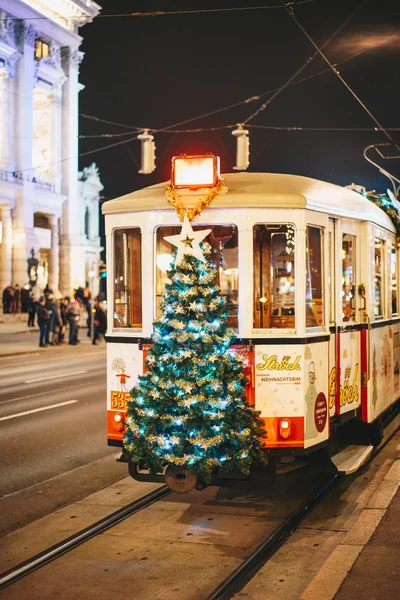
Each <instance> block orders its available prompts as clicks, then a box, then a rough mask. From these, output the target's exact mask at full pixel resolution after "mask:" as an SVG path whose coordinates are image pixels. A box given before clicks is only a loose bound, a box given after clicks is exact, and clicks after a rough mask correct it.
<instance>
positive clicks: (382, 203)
mask: <svg viewBox="0 0 400 600" xmlns="http://www.w3.org/2000/svg"><path fill="white" fill-rule="evenodd" d="M363 195H365V197H366V198H368V200H370V201H371V202H372V203H373V204H375V205H376V206H378V207H379V208H381V209H382V210H383V211H384V212H385V213H386V214H387V215H388V217H390V219H391V221H392V223H393V225H394V226H395V228H396V237H397V242H400V211H399V202H398V201H397V200H392V199H391V198H388V196H386V195H385V194H376V193H375V192H366V193H364V194H363Z"/></svg>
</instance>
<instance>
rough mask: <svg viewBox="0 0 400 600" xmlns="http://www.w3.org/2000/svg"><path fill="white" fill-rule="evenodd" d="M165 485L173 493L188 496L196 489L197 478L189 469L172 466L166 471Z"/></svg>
mask: <svg viewBox="0 0 400 600" xmlns="http://www.w3.org/2000/svg"><path fill="white" fill-rule="evenodd" d="M165 483H166V484H167V486H168V487H169V489H170V490H172V491H173V492H176V493H177V494H187V493H188V492H191V491H192V490H193V489H194V488H195V486H196V483H197V477H196V475H195V474H194V473H193V471H190V470H189V469H185V468H183V467H174V466H172V465H170V466H169V467H168V469H167V470H166V471H165Z"/></svg>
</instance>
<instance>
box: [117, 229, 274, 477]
mask: <svg viewBox="0 0 400 600" xmlns="http://www.w3.org/2000/svg"><path fill="white" fill-rule="evenodd" d="M189 227H190V225H189ZM182 231H183V230H182ZM192 233H194V235H196V234H198V232H192ZM176 237H178V236H176ZM203 237H204V236H203ZM190 241H191V240H189V243H190ZM176 245H177V244H176ZM199 248H200V249H201V251H202V252H203V254H204V259H205V263H203V262H202V261H201V260H199V259H198V258H197V257H196V256H195V255H193V254H192V255H189V254H186V253H185V254H184V255H183V256H181V258H180V261H179V262H178V261H177V263H178V264H173V265H171V269H170V270H169V271H168V272H167V275H168V278H169V281H170V283H168V284H167V285H166V286H165V292H164V295H163V298H162V302H161V309H162V316H161V317H160V318H158V319H157V320H156V321H155V322H154V333H153V335H152V342H153V344H152V346H151V348H150V349H149V352H148V355H147V358H146V365H147V367H148V371H147V372H146V373H144V375H142V376H140V377H139V380H138V383H137V385H136V386H135V387H134V388H133V390H132V391H131V397H132V399H131V400H130V401H129V403H128V411H127V422H126V424H127V428H126V434H125V439H124V445H125V449H126V451H127V452H128V453H129V455H130V457H131V460H132V461H133V462H135V463H137V464H140V465H141V467H142V468H148V469H150V471H151V472H161V471H162V470H163V468H164V467H165V466H166V465H175V466H180V467H185V468H187V469H189V470H192V471H194V472H195V474H196V476H197V477H198V479H199V480H201V481H204V482H205V483H209V482H210V481H211V480H212V478H213V477H214V476H215V473H216V472H217V471H221V470H222V471H229V470H232V469H239V470H241V471H242V472H244V473H248V472H249V469H250V465H251V464H252V463H253V462H264V461H265V458H264V456H265V455H264V454H263V451H262V450H261V441H260V438H261V436H262V435H263V434H264V435H265V431H264V430H263V429H262V425H261V421H260V419H259V417H258V413H257V412H256V411H255V410H254V409H253V408H251V407H250V406H249V404H248V403H247V401H246V391H245V385H246V383H247V378H246V376H245V374H244V367H243V360H244V357H243V356H241V355H240V354H238V353H236V352H235V351H234V350H232V349H231V346H232V343H233V342H234V340H235V333H234V331H233V330H232V329H229V328H228V327H227V324H226V320H227V316H228V314H227V309H226V304H225V301H224V299H223V297H222V295H221V290H220V288H219V287H218V285H216V283H215V282H216V278H217V271H216V269H215V268H214V267H213V265H212V263H211V258H212V256H211V255H212V249H211V247H210V245H209V244H207V243H203V244H201V246H199ZM178 254H179V253H178Z"/></svg>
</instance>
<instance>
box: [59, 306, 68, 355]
mask: <svg viewBox="0 0 400 600" xmlns="http://www.w3.org/2000/svg"><path fill="white" fill-rule="evenodd" d="M68 304H69V298H61V300H60V315H61V321H62V326H61V328H60V333H59V334H58V342H59V343H60V344H66V341H65V331H66V328H67V325H68V316H67V309H68Z"/></svg>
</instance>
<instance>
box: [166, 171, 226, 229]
mask: <svg viewBox="0 0 400 600" xmlns="http://www.w3.org/2000/svg"><path fill="white" fill-rule="evenodd" d="M224 185H225V184H224V180H223V179H219V180H218V182H217V184H216V185H215V186H214V187H212V188H210V189H209V190H208V191H207V193H206V195H205V196H204V197H203V198H200V200H198V201H197V204H196V206H194V207H193V208H191V209H188V208H186V207H185V206H184V204H183V202H182V200H181V198H180V196H179V194H178V192H177V190H176V189H175V188H174V187H173V186H172V183H171V182H170V181H169V182H168V183H167V184H166V186H165V193H166V196H167V199H168V202H169V203H170V204H171V206H172V207H173V208H174V210H175V212H176V214H177V215H178V217H179V219H180V220H181V221H183V219H184V218H185V217H187V218H188V220H189V221H190V222H191V221H193V219H194V218H195V217H197V216H198V215H200V214H201V213H202V212H203V210H204V209H205V208H207V206H209V204H211V202H212V201H213V200H214V198H215V197H216V195H217V194H218V192H220V191H221V190H222V189H223V188H224Z"/></svg>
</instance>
